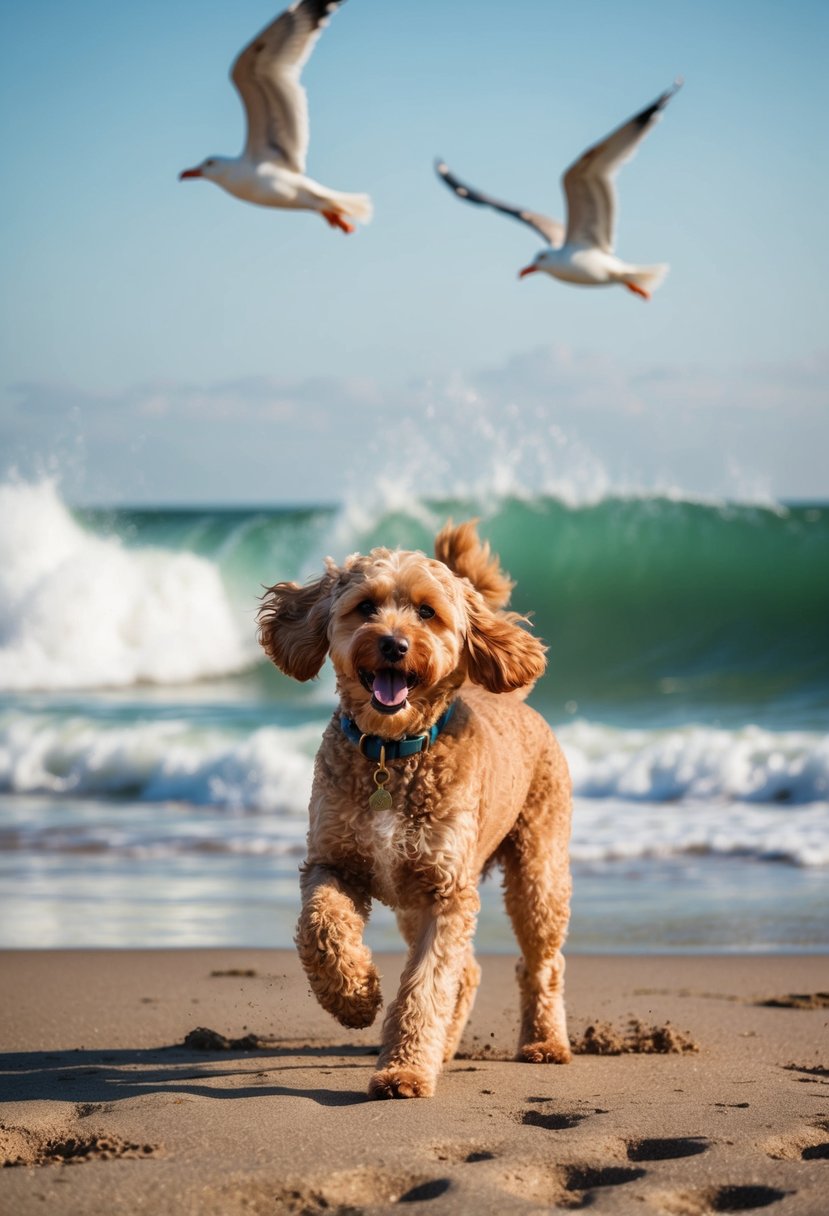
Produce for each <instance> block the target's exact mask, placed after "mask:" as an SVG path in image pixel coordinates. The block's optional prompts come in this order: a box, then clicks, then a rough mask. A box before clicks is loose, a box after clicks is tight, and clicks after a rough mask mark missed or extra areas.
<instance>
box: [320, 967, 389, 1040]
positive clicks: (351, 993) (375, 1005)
mask: <svg viewBox="0 0 829 1216" xmlns="http://www.w3.org/2000/svg"><path fill="white" fill-rule="evenodd" d="M382 1004H383V994H382V992H381V991H380V977H379V976H378V974H377V972H376V971H375V970H374V968H373V967H371V968H370V969H369V970H368V971H367V972H366V974H365V975H364V976H363V977H362V979H361V980H360V981H359V982H354V981H352V983H351V984H350V985H349V986H348V987H347V988H345V989H344V990H343V991H342V992H339V993H338V994H337V996H336V998H335V1000H334V1001H333V1003H332V1005H331V1006H330V1010H331V1013H333V1014H334V1017H335V1018H336V1019H337V1021H338V1022H341V1023H342V1025H343V1026H349V1027H350V1028H351V1029H352V1030H360V1029H362V1027H363V1026H370V1025H371V1023H372V1022H373V1021H374V1019H375V1018H376V1017H377V1011H378V1009H379V1008H380V1006H381V1005H382Z"/></svg>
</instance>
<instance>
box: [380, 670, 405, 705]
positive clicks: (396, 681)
mask: <svg viewBox="0 0 829 1216" xmlns="http://www.w3.org/2000/svg"><path fill="white" fill-rule="evenodd" d="M371 691H372V692H373V693H374V695H375V697H376V698H377V700H378V701H379V702H380V704H381V705H402V704H403V702H404V701H405V700H406V697H407V696H408V692H409V687H408V685H407V683H406V675H405V673H404V672H402V671H396V670H395V669H394V668H393V667H387V668H385V669H384V670H383V671H378V672H377V673H376V675H375V677H374V683H373V684H372V686H371Z"/></svg>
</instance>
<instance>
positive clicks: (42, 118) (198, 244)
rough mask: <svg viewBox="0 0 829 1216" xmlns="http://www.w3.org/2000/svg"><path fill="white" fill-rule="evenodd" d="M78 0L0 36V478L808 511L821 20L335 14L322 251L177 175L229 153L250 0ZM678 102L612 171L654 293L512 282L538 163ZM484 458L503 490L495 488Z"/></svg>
mask: <svg viewBox="0 0 829 1216" xmlns="http://www.w3.org/2000/svg"><path fill="white" fill-rule="evenodd" d="M276 11H277V8H275V7H272V5H271V4H270V3H265V2H263V0H237V2H236V3H234V4H228V3H221V4H220V3H215V2H213V3H210V2H205V0H200V3H198V4H196V3H195V0H193V2H191V0H178V2H175V0H172V2H167V3H163V4H162V3H160V2H158V0H150V2H145V3H142V4H141V5H138V6H134V5H129V6H128V5H119V4H116V5H112V4H108V3H107V4H105V3H102V2H97V0H94V2H93V0H86V2H85V0H77V2H76V3H75V4H73V5H71V6H67V5H65V4H58V3H55V2H53V0H42V2H39V3H33V4H27V5H23V4H20V3H18V4H7V5H5V6H3V10H2V15H0V66H2V72H0V114H2V124H3V125H2V146H3V149H4V160H5V162H6V163H5V166H4V174H3V177H4V183H5V184H4V188H3V191H2V194H0V231H1V232H2V236H0V282H2V288H0V309H1V310H2V317H1V319H0V474H4V475H5V474H6V473H7V471H8V470H9V469H10V468H12V467H14V468H16V469H17V470H18V472H20V473H22V474H24V475H27V476H28V475H31V474H33V473H37V472H42V471H44V470H51V471H57V473H58V475H59V477H60V479H61V483H62V485H63V487H64V489H65V493H66V494H67V496H68V497H69V498H70V499H71V500H73V501H77V502H96V501H97V502H150V501H158V502H187V501H198V502H205V501H210V502H216V501H218V502H249V501H257V502H294V501H301V500H309V499H312V500H317V501H319V500H323V501H334V500H337V499H339V498H341V497H342V496H343V495H344V494H346V493H353V492H354V491H355V487H358V488H359V487H360V486H369V485H376V483H377V482H378V481H379V480H381V479H386V480H387V481H390V482H391V483H393V484H402V482H403V481H404V480H405V481H407V483H410V484H411V485H413V486H414V488H415V489H416V490H418V489H419V490H420V491H421V492H423V493H439V494H440V493H448V492H451V490H452V488H453V487H454V486H455V485H457V484H458V483H459V482H461V483H463V484H464V485H476V484H480V483H481V481H482V480H484V481H485V480H486V479H487V478H489V479H490V481H491V482H497V481H498V478H499V477H500V478H502V479H503V478H504V477H507V478H512V480H513V482H514V483H515V484H518V483H520V484H522V485H525V486H528V487H529V488H550V487H556V486H568V485H570V486H572V485H573V484H574V483H576V482H579V481H581V482H584V483H585V485H586V484H587V483H592V484H593V485H594V486H595V485H602V484H604V485H606V486H608V487H614V486H615V487H617V488H626V487H638V488H647V487H649V486H657V485H658V486H667V485H670V486H673V487H678V488H681V489H683V490H685V491H687V492H694V493H696V492H699V493H713V494H720V495H728V496H736V497H739V496H745V495H751V494H759V495H763V494H768V495H772V496H776V497H778V498H793V497H806V498H818V497H819V498H829V462H827V460H826V451H827V450H829V409H827V387H826V385H827V371H828V370H829V358H827V340H826V313H827V309H826V304H825V288H824V283H825V280H826V275H827V254H826V242H825V238H824V236H823V231H824V228H825V218H824V213H825V207H826V199H827V197H829V170H828V169H827V157H826V151H825V149H826V141H825V131H824V118H825V114H826V113H827V109H829V106H828V105H827V103H829V96H828V94H829V84H827V73H826V71H825V59H826V53H827V46H829V40H828V39H827V30H828V29H829V9H828V8H827V6H826V5H825V4H824V3H822V2H820V3H818V2H815V3H810V2H805V0H803V2H800V3H792V4H789V5H785V6H784V5H781V4H779V3H764V2H758V0H752V2H747V0H730V2H729V3H721V2H714V0H696V2H693V3H684V2H679V3H667V4H666V3H665V2H664V0H658V2H657V0H654V2H651V0H641V2H639V3H620V4H611V3H609V0H604V2H603V3H597V2H591V0H582V2H580V3H579V4H576V5H572V4H571V5H565V4H563V3H562V4H558V3H554V2H553V0H524V3H522V4H521V5H520V6H515V5H508V4H505V3H503V2H501V3H495V2H490V0H477V2H473V0H443V2H441V0H349V2H348V3H347V4H345V5H344V6H343V7H342V9H341V10H340V11H339V12H338V13H337V14H336V15H335V17H334V18H333V20H332V21H331V24H330V26H329V28H328V29H327V30H326V31H325V32H324V34H323V36H322V38H321V39H320V42H319V44H318V46H317V49H316V51H315V53H314V56H313V58H312V59H311V61H310V63H309V65H308V67H307V68H306V71H305V75H304V80H305V83H306V85H307V88H308V92H309V98H310V108H311V146H310V153H309V163H308V168H309V172H310V173H311V175H312V176H314V177H316V178H318V179H319V180H320V181H323V182H325V183H326V184H329V185H331V186H334V187H337V188H341V189H346V190H366V191H368V192H369V193H370V194H371V195H372V197H373V199H374V203H375V209H376V216H375V220H374V222H373V224H372V225H371V226H370V227H368V228H366V229H364V230H362V231H360V232H359V233H358V234H356V235H354V236H352V237H345V236H342V235H341V234H340V233H337V232H333V231H331V230H329V229H328V228H327V227H326V225H325V224H324V223H323V222H322V221H321V220H319V219H318V218H317V217H315V216H309V215H292V214H282V213H277V212H272V211H267V210H264V209H257V208H253V207H249V206H246V205H245V204H242V203H239V202H237V201H236V200H233V199H231V198H230V197H229V196H227V195H225V194H223V193H222V192H221V191H220V190H218V189H216V188H215V187H214V186H212V185H210V184H207V183H204V182H184V183H179V182H178V181H177V174H178V172H179V171H180V170H181V169H182V168H185V167H187V166H189V165H192V164H195V163H197V162H198V161H199V160H201V159H202V158H203V157H205V156H206V155H208V154H210V153H216V152H222V153H230V154H233V153H236V152H238V151H239V150H240V148H241V144H242V141H243V130H244V127H243V119H242V113H241V109H240V106H239V103H238V101H237V98H236V95H235V93H234V90H233V89H232V86H231V85H230V83H229V80H228V78H227V72H228V68H229V66H230V63H231V61H232V59H233V57H234V55H235V54H236V52H237V51H238V50H239V49H240V48H241V46H242V45H243V44H244V43H245V42H246V41H247V40H248V39H249V38H250V37H251V36H252V35H253V34H254V33H255V32H256V31H257V30H258V29H259V28H261V27H262V26H263V25H265V24H266V23H267V22H268V21H269V20H270V19H271V18H272V17H273V16H274V15H275V13H276ZM677 75H682V76H684V77H685V82H686V83H685V87H684V88H683V89H682V91H681V92H680V93H679V94H678V95H677V97H676V98H675V99H674V101H673V102H672V103H671V105H670V106H669V108H668V110H667V112H666V114H665V116H664V119H663V121H662V122H661V123H660V124H659V125H658V126H657V127H656V129H655V130H654V131H653V132H652V133H651V134H650V135H649V136H648V138H647V140H646V141H645V143H644V144H643V145H642V147H641V148H640V150H639V152H638V155H637V157H636V159H635V160H634V161H633V162H631V163H630V164H629V165H627V166H626V167H625V168H624V169H623V171H622V174H621V177H620V182H619V185H620V197H621V213H620V221H619V225H618V229H617V249H618V251H619V253H620V254H621V255H622V256H623V257H626V258H628V259H629V260H631V261H643V262H654V261H667V262H670V264H671V274H670V276H669V278H668V279H667V281H666V283H665V285H664V286H663V287H662V288H661V289H660V290H659V292H658V293H657V294H656V295H655V296H654V299H653V300H652V301H651V302H650V303H649V304H645V303H644V302H642V301H640V300H637V299H635V298H634V297H633V296H630V295H628V293H626V292H623V291H621V290H618V289H611V290H605V291H599V290H594V291H588V290H578V289H574V288H568V287H566V286H564V285H562V284H559V283H556V282H554V281H552V280H548V279H542V277H541V276H536V277H534V278H530V279H529V280H526V281H524V282H520V283H519V281H518V279H517V271H518V269H519V268H520V267H521V266H523V265H525V264H526V263H527V262H528V261H530V260H531V258H532V256H533V254H534V253H535V252H536V251H537V249H538V248H539V245H540V242H539V240H538V239H537V238H536V236H535V235H534V234H533V233H532V232H531V231H530V230H529V229H525V228H524V227H523V226H522V225H519V224H516V223H513V222H511V221H509V220H507V219H505V218H502V217H499V216H496V215H495V214H493V213H490V212H485V211H481V210H478V209H473V208H471V207H465V206H463V205H462V204H461V203H459V202H457V201H456V200H454V199H453V198H452V197H451V196H450V195H449V193H448V192H447V191H446V190H445V188H443V187H441V186H440V184H439V183H437V181H436V179H435V178H434V175H433V172H432V168H431V165H432V160H433V158H434V157H435V156H436V155H441V156H443V157H445V158H446V160H447V161H448V163H449V164H450V165H451V166H452V167H453V168H454V169H455V170H456V171H457V172H458V173H459V175H461V176H465V177H466V178H468V179H469V180H470V181H471V182H473V183H475V184H477V185H479V186H482V187H484V188H486V189H489V190H490V191H492V192H493V193H497V194H500V195H501V197H506V198H508V199H511V200H512V201H515V202H518V203H522V204H525V205H529V206H531V207H534V208H536V209H539V210H546V211H548V212H549V213H551V214H559V215H561V214H562V201H561V193H560V186H559V178H560V174H561V171H562V170H563V169H564V168H565V167H566V165H567V164H569V163H570V161H571V160H572V159H573V158H574V157H575V156H576V155H577V154H578V153H579V152H580V151H581V150H582V149H583V148H584V147H585V146H586V145H587V144H588V143H590V142H592V141H593V140H595V139H597V138H598V137H600V136H602V135H604V134H605V133H606V132H607V131H608V130H610V129H611V128H612V127H613V126H615V125H616V124H617V123H618V122H620V121H621V120H622V119H624V118H626V117H628V116H629V115H630V114H632V113H633V112H635V111H636V110H637V109H638V108H640V107H641V106H642V105H644V104H645V103H647V102H648V101H650V100H652V99H653V98H654V97H655V96H657V94H658V93H659V92H661V91H662V89H664V88H665V87H666V86H667V85H669V84H670V82H671V81H672V80H673V78H674V77H675V76H677ZM505 470H506V471H505Z"/></svg>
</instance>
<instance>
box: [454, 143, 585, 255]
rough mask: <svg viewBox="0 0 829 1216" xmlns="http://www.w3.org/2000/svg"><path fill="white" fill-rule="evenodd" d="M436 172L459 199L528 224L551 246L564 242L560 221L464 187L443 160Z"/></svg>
mask: <svg viewBox="0 0 829 1216" xmlns="http://www.w3.org/2000/svg"><path fill="white" fill-rule="evenodd" d="M435 172H436V173H437V175H438V177H441V178H443V180H444V181H445V182H446V184H447V186H448V187H449V189H450V190H452V191H454V193H455V194H457V196H458V198H462V199H465V200H466V202H468V203H475V204H476V205H477V206H479V207H492V208H493V209H494V210H495V211H502V212H503V213H504V215H510V216H512V218H513V219H514V220H520V221H521V222H522V224H528V225H529V227H530V228H532V229H534V231H535V232H537V233H538V234H539V236H541V237H543V238H544V240H545V241H546V242H547V243H548V244H549V245H560V244H561V243H562V241H563V240H564V225H563V224H560V223H559V222H558V220H554V219H551V218H550V217H549V216H548V215H539V214H538V212H537V211H528V210H527V209H526V207H513V206H512V204H511V203H500V202H499V201H498V199H497V198H491V197H490V195H488V194H482V193H481V191H480V190H474V189H473V188H472V186H466V185H464V183H463V182H462V181H459V180H458V178H457V177H455V175H454V174H453V173H450V171H449V168H448V167H447V165H445V164H444V162H443V161H442V160H436V161H435Z"/></svg>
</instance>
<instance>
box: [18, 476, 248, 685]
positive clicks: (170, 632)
mask: <svg viewBox="0 0 829 1216" xmlns="http://www.w3.org/2000/svg"><path fill="white" fill-rule="evenodd" d="M252 633H253V630H252V627H251V637H250V639H247V638H246V637H245V635H244V632H243V629H242V628H241V627H240V624H239V622H238V621H237V620H236V618H235V617H234V614H233V611H232V609H231V606H230V603H229V600H228V597H227V594H226V591H225V588H224V586H223V585H222V581H221V577H220V575H219V572H218V570H217V568H216V567H215V566H214V565H213V564H211V563H210V562H209V561H207V560H205V559H203V558H201V557H197V556H195V555H194V554H191V553H173V552H167V551H165V550H161V549H136V550H132V549H128V548H127V547H125V546H124V545H123V544H122V543H121V542H120V541H119V540H117V539H116V538H114V537H106V538H104V537H99V536H95V535H94V534H92V533H91V532H89V531H87V530H85V529H84V528H83V527H81V526H80V525H79V524H78V523H77V522H76V521H75V520H74V519H73V518H72V516H71V515H70V513H69V511H68V510H67V509H66V507H65V506H64V504H63V503H62V502H61V500H60V497H59V495H58V492H57V489H56V487H55V485H54V483H53V482H51V481H43V482H40V483H38V484H30V483H25V482H9V483H6V484H4V485H0V688H3V689H7V690H8V689H13V690H25V689H65V688H101V687H123V686H125V685H130V684H134V683H137V682H142V681H143V682H152V683H177V682H184V681H191V680H198V679H203V678H205V677H210V676H217V675H224V674H227V673H231V672H236V671H239V670H241V669H242V668H244V667H246V666H248V665H249V664H250V663H251V661H252V659H254V658H255V657H256V656H255V652H254V642H253V637H252Z"/></svg>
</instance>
